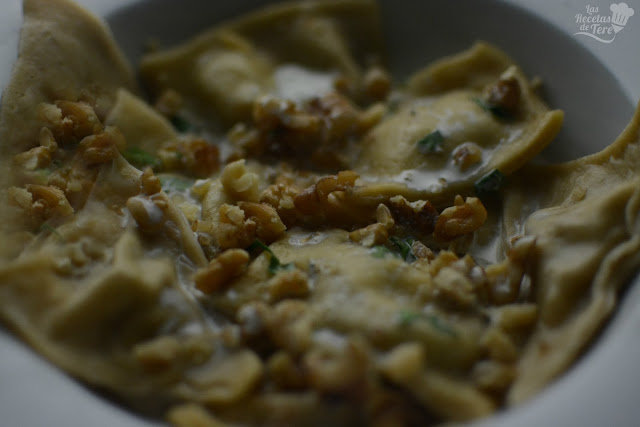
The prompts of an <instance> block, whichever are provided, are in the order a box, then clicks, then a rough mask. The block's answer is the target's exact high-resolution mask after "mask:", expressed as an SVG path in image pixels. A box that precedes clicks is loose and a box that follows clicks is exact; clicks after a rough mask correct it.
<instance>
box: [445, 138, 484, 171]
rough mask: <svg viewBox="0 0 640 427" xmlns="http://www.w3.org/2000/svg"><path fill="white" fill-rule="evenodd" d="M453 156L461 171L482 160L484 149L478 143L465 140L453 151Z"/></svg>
mask: <svg viewBox="0 0 640 427" xmlns="http://www.w3.org/2000/svg"><path fill="white" fill-rule="evenodd" d="M451 156H452V157H453V163H454V164H455V165H456V166H458V168H460V170H461V171H465V170H467V169H469V168H470V167H471V166H474V165H477V164H478V163H480V162H481V161H482V150H481V149H480V147H479V146H478V144H476V143H473V142H465V143H463V144H460V145H458V146H457V147H456V148H455V149H454V150H453V152H452V153H451Z"/></svg>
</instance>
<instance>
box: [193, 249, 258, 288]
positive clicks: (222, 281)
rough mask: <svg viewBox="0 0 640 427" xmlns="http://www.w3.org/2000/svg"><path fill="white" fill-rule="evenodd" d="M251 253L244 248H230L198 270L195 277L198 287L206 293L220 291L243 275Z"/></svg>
mask: <svg viewBox="0 0 640 427" xmlns="http://www.w3.org/2000/svg"><path fill="white" fill-rule="evenodd" d="M248 263H249V254H248V253H247V251H245V250H242V249H228V250H226V251H224V252H222V253H221V254H220V255H219V256H218V257H217V258H215V259H213V260H211V262H210V263H209V265H208V266H206V267H204V268H201V269H200V270H198V271H197V272H196V274H195V275H194V277H193V279H194V281H195V284H196V288H198V289H199V290H200V291H202V292H204V293H205V294H210V293H213V292H217V291H220V290H222V289H223V288H224V286H225V285H227V284H228V283H229V282H230V281H231V280H233V279H235V278H236V277H239V276H241V275H242V274H243V273H244V272H245V271H246V269H247V264H248Z"/></svg>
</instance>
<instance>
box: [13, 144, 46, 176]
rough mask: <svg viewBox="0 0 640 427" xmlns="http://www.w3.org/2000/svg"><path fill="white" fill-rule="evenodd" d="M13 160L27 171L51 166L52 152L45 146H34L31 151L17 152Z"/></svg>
mask: <svg viewBox="0 0 640 427" xmlns="http://www.w3.org/2000/svg"><path fill="white" fill-rule="evenodd" d="M13 162H14V163H15V164H16V165H17V166H20V167H21V168H23V169H25V170H27V171H34V170H36V169H41V168H45V167H47V166H49V163H51V152H50V151H49V149H47V148H45V147H34V148H32V149H31V150H29V151H25V152H23V153H20V154H16V155H15V156H14V158H13Z"/></svg>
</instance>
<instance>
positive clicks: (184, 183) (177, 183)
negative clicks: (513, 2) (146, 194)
mask: <svg viewBox="0 0 640 427" xmlns="http://www.w3.org/2000/svg"><path fill="white" fill-rule="evenodd" d="M158 179H159V180H160V183H161V184H162V189H163V190H164V191H165V192H167V193H170V192H172V191H176V192H180V193H182V192H185V191H187V190H188V189H189V188H191V187H192V186H193V184H194V183H195V181H194V180H193V179H189V178H186V177H184V176H179V175H160V176H158Z"/></svg>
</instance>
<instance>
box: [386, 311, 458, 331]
mask: <svg viewBox="0 0 640 427" xmlns="http://www.w3.org/2000/svg"><path fill="white" fill-rule="evenodd" d="M418 321H425V322H428V323H429V325H431V327H433V329H435V330H437V331H438V332H440V333H442V334H444V335H448V336H450V337H456V336H457V333H456V331H455V330H454V329H453V328H451V327H450V326H449V325H447V324H445V323H444V322H443V321H442V319H440V317H438V316H436V315H435V314H427V313H423V312H416V311H409V310H403V311H401V312H400V313H398V323H399V324H400V326H403V327H407V326H411V325H412V324H413V323H415V322H418Z"/></svg>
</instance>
